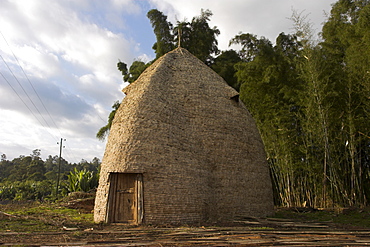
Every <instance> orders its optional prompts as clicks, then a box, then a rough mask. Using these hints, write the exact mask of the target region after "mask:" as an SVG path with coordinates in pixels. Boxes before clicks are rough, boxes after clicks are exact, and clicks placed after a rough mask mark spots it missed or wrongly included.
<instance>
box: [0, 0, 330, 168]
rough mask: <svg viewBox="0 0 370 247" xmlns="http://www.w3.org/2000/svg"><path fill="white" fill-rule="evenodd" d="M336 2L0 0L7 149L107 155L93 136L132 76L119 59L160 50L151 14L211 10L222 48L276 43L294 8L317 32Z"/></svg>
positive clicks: (180, 16) (74, 158)
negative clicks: (237, 42)
mask: <svg viewBox="0 0 370 247" xmlns="http://www.w3.org/2000/svg"><path fill="white" fill-rule="evenodd" d="M334 2H335V0H311V1H307V0H187V1H183V0H136V1H134V0H50V1H44V0H27V1H24V0H0V6H1V7H0V154H6V156H7V158H8V159H10V160H11V159H13V158H16V157H19V155H29V154H31V153H32V150H34V149H41V154H42V158H43V159H45V158H46V157H47V156H48V155H53V156H54V155H58V154H59V145H58V144H57V142H59V141H60V138H63V139H66V141H64V142H63V144H64V146H65V148H64V149H63V157H64V158H65V159H66V160H68V161H69V162H79V161H81V159H85V160H87V161H91V160H92V159H93V158H94V157H98V158H100V159H101V158H102V156H103V154H104V149H105V142H101V141H99V140H97V139H96V138H95V135H96V132H97V131H98V130H99V128H100V127H102V126H104V125H105V124H106V121H107V116H108V114H109V112H110V111H111V106H112V104H113V103H114V102H115V101H116V100H122V98H123V97H124V94H123V93H122V92H121V90H122V88H123V87H124V86H125V83H124V82H123V81H122V78H121V75H120V72H119V71H118V70H117V68H116V64H117V62H118V59H120V60H121V61H124V62H125V63H127V64H128V65H130V64H131V63H132V62H133V61H135V60H138V59H140V60H143V61H149V60H151V59H153V58H154V52H153V50H152V49H151V47H152V45H153V43H154V42H155V37H154V34H153V31H152V27H151V25H150V22H149V20H148V19H147V18H146V13H147V12H148V11H149V10H150V9H153V8H156V9H158V10H160V11H162V12H163V13H164V14H165V15H167V16H168V19H169V21H171V22H172V23H176V21H178V20H179V21H183V20H188V21H191V19H192V17H194V16H197V15H199V14H200V10H201V9H202V8H203V9H209V10H211V11H212V13H213V16H212V20H211V26H212V27H213V26H217V27H218V28H219V30H220V31H221V35H220V36H219V37H218V41H219V48H220V49H221V50H226V49H228V42H229V41H230V39H232V38H233V37H234V36H235V35H237V34H238V33H240V32H243V33H252V34H255V35H257V36H259V37H260V36H265V37H266V38H268V39H270V40H271V41H274V40H275V38H276V37H277V36H278V34H279V33H281V32H285V33H292V32H293V31H292V22H291V21H290V20H289V19H288V18H289V17H290V16H291V14H292V9H295V10H297V11H298V12H301V11H304V13H305V14H309V19H310V20H311V22H312V23H314V24H315V29H316V30H317V32H319V31H320V30H321V26H322V22H323V21H324V20H325V13H330V9H331V5H332V4H333V3H334Z"/></svg>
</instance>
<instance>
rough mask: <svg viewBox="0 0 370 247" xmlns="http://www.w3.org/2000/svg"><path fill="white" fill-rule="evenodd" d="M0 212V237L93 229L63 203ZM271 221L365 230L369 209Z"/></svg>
mask: <svg viewBox="0 0 370 247" xmlns="http://www.w3.org/2000/svg"><path fill="white" fill-rule="evenodd" d="M0 211H1V212H4V213H7V214H10V215H12V216H11V217H8V216H1V214H0V233H4V232H25V233H32V232H58V231H62V228H63V227H67V228H77V229H78V230H79V231H83V230H85V229H89V228H96V227H97V225H96V224H94V222H93V214H92V213H91V212H88V211H86V210H85V211H83V210H80V209H71V208H67V207H66V206H65V204H63V203H36V202H33V203H30V202H28V203H17V202H14V203H10V204H7V205H1V204H0ZM274 218H282V219H288V220H294V221H298V222H299V221H301V222H329V223H332V224H335V225H336V226H338V227H340V228H344V229H353V228H367V229H369V228H370V207H368V208H362V209H360V208H350V209H335V210H334V209H333V210H311V211H307V212H299V211H298V210H294V208H289V209H287V208H280V209H278V210H276V213H275V215H274ZM256 229H258V228H256ZM76 234H77V233H76Z"/></svg>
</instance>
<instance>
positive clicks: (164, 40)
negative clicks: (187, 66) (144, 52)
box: [147, 9, 175, 58]
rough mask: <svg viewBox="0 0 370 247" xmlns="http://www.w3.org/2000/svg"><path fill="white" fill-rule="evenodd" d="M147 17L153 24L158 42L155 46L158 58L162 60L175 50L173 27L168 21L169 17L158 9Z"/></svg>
mask: <svg viewBox="0 0 370 247" xmlns="http://www.w3.org/2000/svg"><path fill="white" fill-rule="evenodd" d="M147 17H148V18H149V20H150V23H151V24H152V27H153V29H154V34H155V36H156V39H157V41H156V42H155V43H154V45H153V50H154V51H155V54H156V58H160V57H161V56H163V55H164V54H166V53H167V52H169V51H171V50H173V49H174V48H175V46H174V43H173V39H174V38H173V34H172V29H173V25H172V24H171V23H170V22H168V21H167V16H165V15H164V14H163V13H162V12H160V11H159V10H156V9H152V10H150V11H149V12H148V13H147Z"/></svg>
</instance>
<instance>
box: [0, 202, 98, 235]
mask: <svg viewBox="0 0 370 247" xmlns="http://www.w3.org/2000/svg"><path fill="white" fill-rule="evenodd" d="M0 211H1V212H4V213H7V214H10V215H12V217H6V216H5V217H2V218H0V232H45V231H49V232H50V231H51V232H53V231H60V230H61V229H62V228H63V227H74V228H79V229H80V228H81V229H87V228H91V227H93V226H94V223H93V214H92V213H86V212H83V211H81V210H77V209H69V208H66V207H65V206H62V205H60V204H40V203H21V204H18V203H11V204H8V205H0Z"/></svg>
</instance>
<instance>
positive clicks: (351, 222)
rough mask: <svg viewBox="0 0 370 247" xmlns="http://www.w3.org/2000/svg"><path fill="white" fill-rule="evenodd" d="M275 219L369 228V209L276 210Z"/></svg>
mask: <svg viewBox="0 0 370 247" xmlns="http://www.w3.org/2000/svg"><path fill="white" fill-rule="evenodd" d="M274 217H275V218H283V219H292V220H297V221H305V222H330V223H333V224H335V225H336V226H338V227H342V228H370V207H367V208H344V209H343V208H336V209H330V210H329V209H324V210H313V211H308V212H298V211H297V210H294V208H291V209H286V208H283V209H278V210H277V211H276V213H275V216H274Z"/></svg>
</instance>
